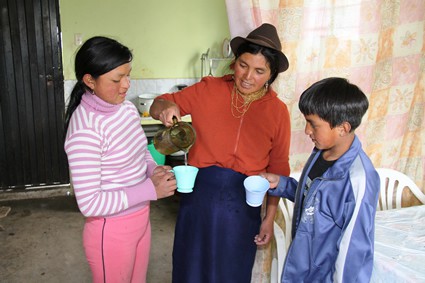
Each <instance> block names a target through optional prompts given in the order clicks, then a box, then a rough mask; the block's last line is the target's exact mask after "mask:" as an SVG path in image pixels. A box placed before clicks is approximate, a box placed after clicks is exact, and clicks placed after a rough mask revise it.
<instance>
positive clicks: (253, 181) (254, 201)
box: [243, 176, 270, 207]
mask: <svg viewBox="0 0 425 283" xmlns="http://www.w3.org/2000/svg"><path fill="white" fill-rule="evenodd" d="M243 184H244V186H245V192H246V203H247V204H248V205H250V206H253V207H257V206H260V205H261V204H262V203H263V199H264V195H265V194H266V192H267V190H268V189H269V187H270V184H269V181H267V179H265V178H263V177H261V176H249V177H247V178H246V179H245V181H244V182H243Z"/></svg>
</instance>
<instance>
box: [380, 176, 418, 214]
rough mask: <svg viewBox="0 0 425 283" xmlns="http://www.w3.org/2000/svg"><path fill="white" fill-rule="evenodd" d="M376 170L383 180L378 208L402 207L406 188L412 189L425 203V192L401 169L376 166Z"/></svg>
mask: <svg viewBox="0 0 425 283" xmlns="http://www.w3.org/2000/svg"><path fill="white" fill-rule="evenodd" d="M376 171H377V172H378V174H379V178H380V180H381V188H380V197H379V202H378V210H387V209H394V208H401V200H402V196H403V191H404V189H406V188H407V189H408V190H410V191H411V192H412V193H413V195H414V196H415V197H416V198H417V199H418V200H419V201H420V202H422V204H425V195H424V193H423V192H422V191H421V190H420V189H419V187H418V186H417V185H416V184H415V182H413V180H412V179H410V178H409V176H407V175H405V174H404V173H402V172H400V171H396V170H393V169H388V168H376ZM394 196H395V201H394ZM394 203H395V206H394Z"/></svg>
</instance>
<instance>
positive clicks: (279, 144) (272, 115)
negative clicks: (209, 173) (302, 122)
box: [158, 75, 291, 176]
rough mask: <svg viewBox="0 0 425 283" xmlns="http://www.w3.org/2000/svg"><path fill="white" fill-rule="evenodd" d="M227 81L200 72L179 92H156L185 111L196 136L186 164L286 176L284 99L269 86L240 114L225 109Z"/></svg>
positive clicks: (228, 91) (230, 82) (287, 123)
mask: <svg viewBox="0 0 425 283" xmlns="http://www.w3.org/2000/svg"><path fill="white" fill-rule="evenodd" d="M233 84H234V83H233V80H232V78H231V76H230V75H227V76H224V77H221V78H214V77H205V78H203V79H202V80H201V81H200V82H199V83H196V84H194V85H192V86H189V87H187V88H185V89H183V90H182V91H180V92H176V93H168V94H163V95H161V96H159V97H158V98H163V99H167V100H172V101H174V102H175V103H177V105H178V106H179V107H180V112H181V115H182V116H184V115H187V114H191V116H192V125H193V127H194V128H195V130H196V141H195V144H194V145H193V147H192V148H191V149H190V151H189V160H188V162H189V164H191V165H193V166H196V167H199V168H202V167H208V166H212V165H217V166H220V167H224V168H231V169H233V170H235V171H237V172H240V173H243V174H246V175H254V174H258V173H260V172H265V171H267V172H271V173H276V174H280V175H285V176H288V175H289V173H290V169H289V144H290V135H291V129H290V119H289V112H288V109H287V106H286V105H285V103H283V102H282V101H281V100H280V99H279V98H278V97H277V94H276V92H274V91H273V90H271V89H269V91H268V92H267V93H266V95H265V96H263V97H262V98H261V99H259V100H257V101H254V102H253V103H252V104H251V106H250V108H249V110H248V111H247V112H246V113H245V115H244V116H243V117H242V118H235V117H233V115H232V112H231V91H232V89H233Z"/></svg>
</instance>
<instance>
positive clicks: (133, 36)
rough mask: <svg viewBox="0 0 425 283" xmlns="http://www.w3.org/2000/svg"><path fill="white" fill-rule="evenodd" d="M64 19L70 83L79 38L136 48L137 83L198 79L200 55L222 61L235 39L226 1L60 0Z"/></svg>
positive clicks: (66, 75)
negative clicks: (104, 39) (226, 40)
mask: <svg viewBox="0 0 425 283" xmlns="http://www.w3.org/2000/svg"><path fill="white" fill-rule="evenodd" d="M60 14H61V28H62V45H63V54H62V56H63V65H64V76H65V80H69V79H74V78H75V76H74V55H75V52H76V50H77V48H78V46H76V45H75V44H74V35H75V34H81V35H82V39H83V41H84V40H86V39H88V38H90V37H92V36H94V35H104V36H109V37H112V38H114V39H117V40H118V41H120V42H121V43H123V44H124V45H126V46H128V47H129V48H130V49H132V51H133V55H134V60H133V71H132V78H133V79H142V78H143V79H144V78H147V79H156V78H196V77H199V76H200V72H201V60H200V58H201V54H202V53H205V52H206V51H207V49H208V48H211V51H210V55H212V56H220V55H221V53H220V52H221V45H222V42H223V40H224V38H226V37H227V38H228V37H229V36H230V32H229V25H228V21H227V14H226V5H225V0H120V1H117V0H60ZM210 57H211V56H210Z"/></svg>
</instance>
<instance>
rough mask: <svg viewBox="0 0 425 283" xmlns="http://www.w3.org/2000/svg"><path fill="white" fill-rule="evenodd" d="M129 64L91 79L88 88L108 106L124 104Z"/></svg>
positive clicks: (127, 86)
mask: <svg viewBox="0 0 425 283" xmlns="http://www.w3.org/2000/svg"><path fill="white" fill-rule="evenodd" d="M130 72H131V63H126V64H123V65H121V66H118V67H116V68H115V69H113V70H111V71H109V72H107V73H105V74H103V75H101V76H99V77H98V78H97V79H92V81H91V85H90V82H89V84H88V85H89V87H90V88H91V89H92V90H93V91H94V93H95V95H97V96H98V97H99V98H101V99H102V100H104V101H106V102H108V103H110V104H121V103H123V102H124V100H125V97H126V95H127V91H128V89H129V88H130Z"/></svg>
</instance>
